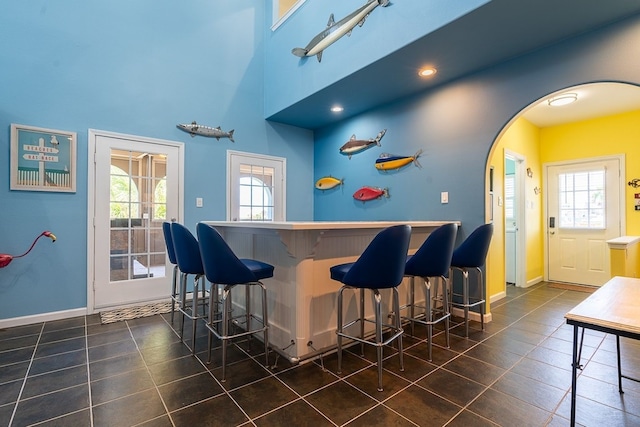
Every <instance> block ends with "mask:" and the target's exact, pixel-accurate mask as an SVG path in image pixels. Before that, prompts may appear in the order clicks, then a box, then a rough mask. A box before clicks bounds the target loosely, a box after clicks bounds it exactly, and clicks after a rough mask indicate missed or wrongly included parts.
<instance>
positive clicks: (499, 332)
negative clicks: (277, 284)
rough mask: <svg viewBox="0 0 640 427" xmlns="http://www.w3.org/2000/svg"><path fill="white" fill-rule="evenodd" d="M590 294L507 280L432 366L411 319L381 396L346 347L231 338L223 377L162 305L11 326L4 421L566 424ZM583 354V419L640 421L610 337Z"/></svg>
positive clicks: (638, 400)
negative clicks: (577, 309) (287, 349)
mask: <svg viewBox="0 0 640 427" xmlns="http://www.w3.org/2000/svg"><path fill="white" fill-rule="evenodd" d="M587 295H588V294H586V293H580V292H575V291H567V290H560V289H554V288H550V287H548V286H547V284H545V283H542V284H539V285H536V286H533V287H531V288H528V289H520V288H514V287H512V286H510V287H508V289H507V297H506V298H505V299H503V300H501V301H499V302H496V303H494V304H493V306H492V314H493V321H492V322H491V323H489V324H488V325H487V327H486V330H485V331H484V332H480V331H478V330H477V328H478V326H479V325H478V324H474V325H473V327H475V328H476V330H475V331H473V332H472V334H471V336H470V338H469V339H465V338H462V337H460V334H461V333H462V332H461V330H462V328H461V326H459V325H458V326H457V327H455V328H454V329H453V331H452V332H453V335H452V341H451V348H450V349H446V348H444V347H443V344H444V334H443V333H442V331H439V334H438V335H437V337H436V338H435V343H436V346H435V348H434V357H433V361H432V362H431V363H430V362H427V361H426V354H427V349H426V343H425V340H424V330H421V329H420V328H418V329H417V333H416V334H417V335H418V333H419V337H420V338H411V337H405V340H404V341H405V350H406V352H405V368H406V369H405V371H404V372H400V370H399V368H398V361H397V359H398V358H397V357H395V351H394V350H393V349H391V348H389V349H385V356H386V357H388V359H387V360H385V363H384V368H385V371H384V386H385V389H384V391H383V392H378V391H376V383H377V377H376V375H377V371H376V368H375V365H374V364H373V363H372V361H373V360H375V356H374V354H373V352H369V351H368V352H366V353H365V356H364V357H360V356H359V355H358V353H357V349H356V348H353V349H352V350H350V351H348V352H346V353H345V359H344V366H343V371H342V375H337V374H336V365H337V363H336V357H335V355H327V356H325V357H323V359H317V360H315V361H313V362H309V363H305V364H302V365H300V366H295V367H292V366H289V364H288V363H287V362H286V361H283V359H282V358H279V359H278V360H276V357H275V355H273V356H272V357H271V362H270V365H271V366H270V368H269V369H265V368H264V366H263V364H264V355H262V356H263V357H260V349H261V347H262V346H260V345H259V344H260V343H259V341H257V340H253V342H252V343H248V342H241V343H238V344H237V346H234V347H233V348H232V351H231V352H230V356H229V357H230V362H232V363H231V365H230V366H229V367H228V374H227V375H228V379H227V381H226V382H225V383H221V382H220V381H219V378H220V368H219V362H220V351H219V350H216V351H214V354H213V356H214V360H213V363H212V364H211V365H208V364H206V363H204V362H205V360H206V359H205V358H206V352H205V351H204V350H205V349H206V336H205V334H204V331H202V333H201V334H199V337H198V339H197V340H196V350H197V352H198V353H197V357H194V356H192V355H191V354H190V350H189V348H188V347H187V345H185V344H182V343H181V342H180V341H179V338H178V336H177V334H176V333H175V331H174V330H173V329H172V327H171V325H170V322H169V316H168V315H162V316H154V317H149V318H144V319H136V320H131V321H124V322H118V323H113V324H109V325H101V324H100V320H99V317H98V316H97V315H93V316H86V317H79V318H73V319H67V320H61V321H55V322H46V323H39V324H34V325H29V326H22V327H16V328H11V329H6V330H2V331H0V425H1V426H15V427H17V426H27V425H42V426H45V425H46V426H133V425H140V426H183V425H184V426H214V425H215V426H219V425H246V426H251V425H256V426H281V425H287V426H304V425H309V426H323V425H326V426H335V425H349V426H371V425H381V426H405V425H406V426H411V425H424V426H445V425H446V426H496V425H500V426H546V425H549V426H563V425H569V421H568V418H569V411H570V393H569V388H570V385H571V371H570V359H571V356H570V354H571V339H572V330H571V328H570V327H568V326H567V325H566V324H565V322H564V318H563V316H564V314H565V313H566V312H567V311H568V310H570V309H571V308H572V307H574V306H575V305H576V304H577V303H579V302H580V301H581V300H582V299H584V298H585V297H586V296H587ZM456 320H458V322H459V320H460V319H456ZM176 323H177V322H176ZM188 327H189V325H187V329H186V330H187V331H188V330H189V329H188ZM203 329H204V328H203V327H201V328H200V330H203ZM187 344H190V343H187ZM622 355H623V370H624V371H625V373H626V374H629V375H632V376H635V377H640V344H638V342H635V341H630V340H626V339H623V351H622ZM582 363H583V364H584V365H585V366H584V370H583V371H582V372H581V375H580V377H579V380H578V422H579V423H580V424H581V425H586V426H605V425H606V426H632V425H634V426H640V384H639V383H634V382H632V381H625V382H624V389H625V393H624V394H623V395H620V394H619V393H618V391H617V385H616V381H617V377H616V372H617V371H616V363H615V339H614V337H612V336H605V335H604V334H601V333H596V332H593V331H587V333H586V336H585V347H584V351H583V360H582ZM274 365H275V366H274Z"/></svg>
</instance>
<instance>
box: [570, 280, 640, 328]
mask: <svg viewBox="0 0 640 427" xmlns="http://www.w3.org/2000/svg"><path fill="white" fill-rule="evenodd" d="M564 317H565V318H566V319H567V321H575V322H582V323H586V324H589V325H594V326H601V327H605V328H610V329H615V330H618V331H624V332H631V333H634V334H640V279H637V278H632V277H619V276H616V277H614V278H612V279H611V280H609V281H608V282H607V283H605V284H604V285H602V286H601V287H600V289H598V290H597V291H595V292H594V293H593V294H591V295H590V296H589V297H588V298H587V299H585V300H584V301H582V302H581V303H580V304H578V305H577V306H575V307H574V308H573V309H572V310H571V311H569V312H568V313H567V314H565V316H564Z"/></svg>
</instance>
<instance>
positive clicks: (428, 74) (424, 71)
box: [418, 67, 437, 77]
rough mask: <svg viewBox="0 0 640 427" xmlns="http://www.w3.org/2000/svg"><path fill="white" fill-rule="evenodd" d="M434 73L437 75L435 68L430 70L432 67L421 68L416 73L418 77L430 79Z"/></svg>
mask: <svg viewBox="0 0 640 427" xmlns="http://www.w3.org/2000/svg"><path fill="white" fill-rule="evenodd" d="M435 73H437V70H436V69H435V68H432V67H426V68H422V69H421V70H420V71H418V75H419V76H420V77H431V76H433V75H434V74H435Z"/></svg>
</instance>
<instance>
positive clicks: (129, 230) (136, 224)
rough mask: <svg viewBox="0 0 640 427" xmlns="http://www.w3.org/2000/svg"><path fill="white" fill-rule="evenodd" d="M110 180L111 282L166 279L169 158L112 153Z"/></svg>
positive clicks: (138, 153)
mask: <svg viewBox="0 0 640 427" xmlns="http://www.w3.org/2000/svg"><path fill="white" fill-rule="evenodd" d="M156 174H160V175H156ZM110 180H111V188H110V203H109V207H110V215H109V216H110V218H111V223H110V230H111V231H110V235H111V238H110V258H111V262H110V270H111V272H110V281H112V282H117V281H123V280H132V279H140V278H148V277H164V275H165V251H166V247H165V245H164V236H163V234H162V222H163V221H164V220H165V217H166V211H167V208H166V200H167V197H166V157H165V156H159V155H156V154H152V153H142V152H135V151H124V150H111V178H110Z"/></svg>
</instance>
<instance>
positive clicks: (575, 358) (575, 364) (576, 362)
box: [571, 325, 580, 427]
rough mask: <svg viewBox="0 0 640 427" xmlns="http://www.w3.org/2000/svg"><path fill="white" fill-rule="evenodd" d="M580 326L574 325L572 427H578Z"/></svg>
mask: <svg viewBox="0 0 640 427" xmlns="http://www.w3.org/2000/svg"><path fill="white" fill-rule="evenodd" d="M579 364H580V360H578V325H573V358H572V359H571V426H572V427H573V426H575V425H576V394H577V393H576V384H577V382H578V380H577V375H578V365H579Z"/></svg>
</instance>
